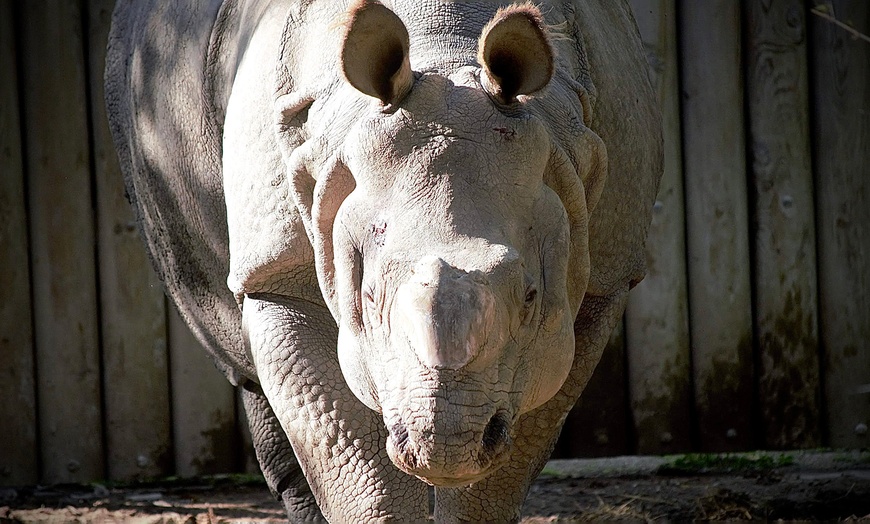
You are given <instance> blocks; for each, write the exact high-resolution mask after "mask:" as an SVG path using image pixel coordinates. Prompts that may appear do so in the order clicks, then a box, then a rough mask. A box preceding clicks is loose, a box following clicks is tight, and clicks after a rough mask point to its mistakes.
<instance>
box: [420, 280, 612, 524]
mask: <svg viewBox="0 0 870 524" xmlns="http://www.w3.org/2000/svg"><path fill="white" fill-rule="evenodd" d="M627 296H628V289H627V287H626V289H625V290H624V291H619V292H617V293H614V294H613V295H610V296H608V297H594V296H588V295H587V296H586V297H585V298H584V300H583V304H582V305H581V306H580V312H579V314H578V315H577V320H576V322H575V324H574V333H575V338H576V343H577V345H576V347H577V352H576V354H575V356H574V363H573V365H572V368H571V374H570V375H569V376H568V379H567V380H566V381H565V384H564V385H563V386H562V389H561V390H559V392H558V393H557V394H556V396H555V397H553V398H552V399H550V400H549V401H548V402H547V403H545V404H544V405H543V406H541V407H539V408H538V409H536V410H534V411H531V412H529V413H526V414H525V415H522V416H521V417H520V419H519V421H518V422H517V426H516V428H515V433H514V435H513V437H514V447H513V452H512V454H511V458H510V460H509V461H508V462H507V463H506V464H505V465H504V466H503V467H502V468H501V469H499V470H498V471H496V472H495V473H493V474H492V475H490V476H489V477H487V478H485V479H484V480H482V481H480V482H477V483H475V484H472V485H471V486H468V487H464V488H436V489H435V521H436V522H438V523H447V522H517V521H519V518H520V511H521V509H522V505H523V500H524V499H525V497H526V493H527V492H528V490H529V486H530V485H531V482H532V481H533V480H534V479H535V477H536V476H537V475H538V473H540V472H541V469H543V467H544V464H545V463H546V461H547V459H548V458H549V456H550V453H552V451H553V447H554V446H555V444H556V439H557V438H558V436H559V431H560V430H561V428H562V424H563V423H564V422H565V416H566V415H567V414H568V411H570V409H571V407H572V406H573V405H574V403H575V402H576V401H577V398H578V397H579V396H580V393H581V392H582V391H583V388H584V387H585V386H586V382H587V381H588V380H589V377H590V376H591V375H592V371H593V370H594V369H595V366H596V364H597V363H598V360H599V358H600V357H601V352H602V351H603V350H604V347H605V346H606V344H607V340H608V338H609V337H610V333H611V332H612V331H613V328H614V327H615V326H616V323H617V321H618V320H619V318H620V317H621V316H622V311H623V310H624V309H625V302H626V298H627Z"/></svg>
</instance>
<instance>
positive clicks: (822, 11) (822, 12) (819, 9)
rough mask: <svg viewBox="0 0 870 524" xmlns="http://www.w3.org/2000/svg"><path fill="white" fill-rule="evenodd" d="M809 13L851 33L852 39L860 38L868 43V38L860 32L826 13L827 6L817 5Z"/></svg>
mask: <svg viewBox="0 0 870 524" xmlns="http://www.w3.org/2000/svg"><path fill="white" fill-rule="evenodd" d="M810 11H811V12H812V13H813V14H814V15H816V16H819V17H821V18H824V19H825V20H827V21H828V22H831V23H832V24H834V25H836V26H838V27H840V28H842V29H845V30H846V31H848V32H849V33H851V34H852V36H853V37H855V38H860V39H861V40H864V41H866V42H870V36H867V35H865V34H864V33H862V32H861V31H858V30H857V29H855V28H854V27H852V26H850V25H849V24H847V23H845V22H841V21H839V20H837V19H836V18H835V17H834V16H833V15H832V14H831V13H829V12H828V7H827V6H825V5H817V6H815V7H813V8H812V9H811V10H810Z"/></svg>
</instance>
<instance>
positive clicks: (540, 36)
mask: <svg viewBox="0 0 870 524" xmlns="http://www.w3.org/2000/svg"><path fill="white" fill-rule="evenodd" d="M477 61H478V63H480V66H481V67H482V68H483V73H484V74H483V75H481V83H482V84H483V88H484V89H485V90H486V92H487V93H489V94H490V95H492V96H493V97H495V98H496V99H497V100H499V101H500V102H502V103H503V104H509V103H511V102H513V101H514V99H515V98H516V97H517V95H531V94H532V93H535V92H536V91H539V90H541V89H543V88H544V87H546V86H547V84H549V83H550V78H552V76H553V47H552V45H550V39H549V37H548V33H547V29H546V25H545V24H544V19H543V17H542V16H541V12H540V11H539V10H538V8H537V7H535V6H534V5H532V4H531V3H527V4H514V5H511V6H508V7H503V8H501V9H499V10H498V12H496V14H495V16H494V17H493V19H492V20H491V21H490V22H489V23H488V24H486V27H484V28H483V31H482V32H481V35H480V40H479V41H478V43H477Z"/></svg>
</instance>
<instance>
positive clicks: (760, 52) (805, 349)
mask: <svg viewBox="0 0 870 524" xmlns="http://www.w3.org/2000/svg"><path fill="white" fill-rule="evenodd" d="M744 5H745V8H746V12H745V20H746V22H747V24H746V28H745V31H746V38H745V42H746V44H747V49H746V91H747V106H748V108H749V119H750V126H749V132H750V137H749V138H750V140H749V144H750V147H749V155H750V160H751V166H752V182H753V184H752V187H753V188H754V204H755V209H754V217H755V220H754V228H753V229H754V232H755V235H754V246H755V256H754V262H755V263H754V267H753V269H754V272H753V277H754V284H755V286H754V287H755V304H754V306H755V307H754V311H755V332H756V340H757V342H758V357H757V360H756V362H758V363H759V367H760V369H758V370H757V373H758V402H759V411H760V415H761V417H760V418H759V422H760V424H761V427H760V428H759V430H760V433H761V435H762V436H763V444H764V447H766V448H776V449H794V448H808V447H817V446H820V445H821V443H822V442H821V433H820V431H821V425H820V423H821V420H820V413H821V402H820V401H821V388H820V383H819V356H818V355H819V354H818V343H819V337H818V311H817V303H818V294H817V287H816V244H815V239H816V232H815V223H814V218H815V214H814V212H813V174H812V167H811V159H810V138H809V104H808V98H807V97H808V95H807V88H808V85H807V54H806V53H807V49H806V24H805V19H804V2H803V1H801V0H768V1H766V2H747V3H745V4H744Z"/></svg>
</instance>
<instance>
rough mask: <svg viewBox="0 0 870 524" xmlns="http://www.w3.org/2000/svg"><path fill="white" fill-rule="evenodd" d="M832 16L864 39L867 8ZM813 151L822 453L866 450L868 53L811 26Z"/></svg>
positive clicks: (835, 31)
mask: <svg viewBox="0 0 870 524" xmlns="http://www.w3.org/2000/svg"><path fill="white" fill-rule="evenodd" d="M830 5H831V7H832V8H833V11H832V12H831V13H830V14H832V15H834V16H835V17H836V18H837V19H838V20H841V21H843V22H846V23H848V24H850V25H851V26H852V27H854V28H855V29H857V30H859V31H860V32H862V33H864V34H868V33H870V2H850V1H842V0H835V1H833V2H831V3H830ZM811 23H812V35H813V38H812V40H811V46H810V47H811V50H812V63H813V65H814V68H815V74H814V75H813V82H812V87H813V97H814V104H813V108H814V111H813V117H814V126H813V143H814V167H815V184H816V213H817V215H818V217H817V222H816V223H817V227H818V238H819V242H818V250H819V267H818V271H819V317H820V335H821V338H822V345H823V348H824V352H825V354H824V363H825V366H824V369H825V372H826V374H825V377H824V383H825V398H826V401H827V414H828V417H827V421H826V426H827V430H828V432H829V442H828V445H830V446H834V447H848V448H861V447H867V446H868V445H870V434H868V431H867V426H868V425H870V393H867V392H866V391H865V392H864V393H860V392H859V388H861V387H862V386H866V385H868V384H870V110H868V100H870V67H868V65H870V45H868V44H867V43H866V42H864V41H861V40H856V39H854V38H853V37H852V36H851V35H850V34H849V33H848V32H846V31H844V30H843V29H841V28H838V27H836V26H834V25H832V24H831V23H830V22H828V21H826V20H823V19H821V18H819V17H815V16H814V17H813V19H812V22H811Z"/></svg>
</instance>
